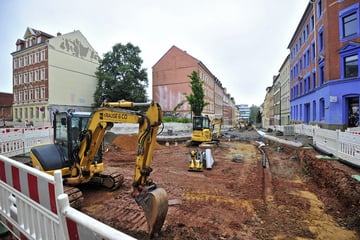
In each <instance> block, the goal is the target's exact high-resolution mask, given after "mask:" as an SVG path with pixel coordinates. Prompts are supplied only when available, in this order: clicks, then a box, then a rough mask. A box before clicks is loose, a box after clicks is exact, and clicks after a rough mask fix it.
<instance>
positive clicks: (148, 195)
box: [30, 100, 168, 235]
mask: <svg viewBox="0 0 360 240" xmlns="http://www.w3.org/2000/svg"><path fill="white" fill-rule="evenodd" d="M136 108H147V110H146V111H145V112H142V111H139V110H136ZM114 123H136V124H139V131H138V140H137V156H136V159H135V174H134V180H133V184H132V188H133V191H132V196H133V197H134V198H135V200H136V202H137V204H138V205H140V206H141V207H142V209H143V210H144V213H145V217H146V220H147V223H148V231H149V234H150V235H153V234H154V233H157V232H160V230H161V227H162V225H163V223H164V221H165V217H166V215H167V210H168V198H167V193H166V191H165V190H164V189H163V188H160V187H157V185H156V184H155V183H154V182H153V181H152V179H151V178H150V173H151V171H152V168H151V167H150V165H151V161H152V157H153V148H154V144H155V143H156V135H157V132H158V128H159V125H161V124H162V112H161V107H160V106H159V105H158V104H157V103H155V102H151V103H133V102H128V101H124V100H122V101H119V102H104V103H103V104H102V106H101V107H100V108H98V109H96V110H95V111H93V112H92V113H91V114H90V113H82V112H78V113H77V112H72V111H68V112H60V113H55V114H54V121H53V127H54V142H53V143H52V144H44V145H38V146H34V147H33V148H32V149H31V151H30V157H31V162H32V166H33V167H35V168H37V169H39V170H41V171H43V172H46V173H48V174H51V175H53V174H54V172H55V171H56V170H61V172H62V176H63V181H64V185H65V186H64V191H65V193H67V194H68V195H69V200H70V204H71V206H73V207H80V206H81V202H82V200H83V197H82V193H81V191H80V190H79V189H78V188H77V186H78V185H80V184H84V183H91V184H97V185H100V186H103V187H105V188H107V189H110V190H115V189H117V188H118V187H119V186H120V185H121V184H122V182H123V178H124V177H123V176H122V175H121V174H120V173H118V172H116V173H108V172H107V171H105V169H104V163H103V161H102V142H103V139H104V136H105V134H106V131H107V130H109V129H110V128H111V127H112V126H113V125H114Z"/></svg>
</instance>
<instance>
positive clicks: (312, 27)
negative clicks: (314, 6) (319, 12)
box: [310, 15, 315, 31]
mask: <svg viewBox="0 0 360 240" xmlns="http://www.w3.org/2000/svg"><path fill="white" fill-rule="evenodd" d="M310 27H311V31H314V28H315V20H314V15H311V18H310Z"/></svg>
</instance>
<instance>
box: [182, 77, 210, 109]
mask: <svg viewBox="0 0 360 240" xmlns="http://www.w3.org/2000/svg"><path fill="white" fill-rule="evenodd" d="M188 77H189V78H190V79H191V81H190V87H191V90H192V92H191V93H190V94H189V95H186V94H185V97H186V100H187V101H188V103H189V104H190V108H191V111H192V112H193V113H194V114H195V116H201V113H202V111H203V109H204V107H205V106H206V105H208V104H209V103H208V102H205V100H204V97H205V94H204V89H203V82H202V81H201V80H200V77H199V75H198V73H197V72H196V71H193V72H192V73H191V74H190V75H188Z"/></svg>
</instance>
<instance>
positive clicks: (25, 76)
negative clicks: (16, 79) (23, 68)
mask: <svg viewBox="0 0 360 240" xmlns="http://www.w3.org/2000/svg"><path fill="white" fill-rule="evenodd" d="M27 78H28V74H27V73H24V83H27V82H28V81H27V80H28V79H27Z"/></svg>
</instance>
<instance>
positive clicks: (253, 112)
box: [249, 105, 260, 123]
mask: <svg viewBox="0 0 360 240" xmlns="http://www.w3.org/2000/svg"><path fill="white" fill-rule="evenodd" d="M259 114H260V108H259V107H258V106H255V105H252V106H251V107H250V116H249V121H251V122H253V123H258V120H259V118H258V115H259Z"/></svg>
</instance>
